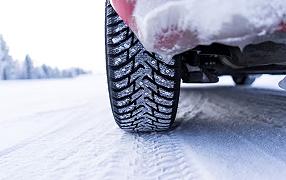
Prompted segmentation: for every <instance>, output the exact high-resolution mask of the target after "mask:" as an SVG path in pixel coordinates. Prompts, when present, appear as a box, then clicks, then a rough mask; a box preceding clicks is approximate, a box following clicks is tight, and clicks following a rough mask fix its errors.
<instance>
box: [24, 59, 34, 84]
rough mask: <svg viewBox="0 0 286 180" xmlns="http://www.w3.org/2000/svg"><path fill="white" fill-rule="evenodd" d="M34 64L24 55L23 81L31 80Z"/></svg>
mask: <svg viewBox="0 0 286 180" xmlns="http://www.w3.org/2000/svg"><path fill="white" fill-rule="evenodd" d="M33 71H34V64H33V61H32V59H31V57H30V56H29V55H26V58H25V61H24V79H33Z"/></svg>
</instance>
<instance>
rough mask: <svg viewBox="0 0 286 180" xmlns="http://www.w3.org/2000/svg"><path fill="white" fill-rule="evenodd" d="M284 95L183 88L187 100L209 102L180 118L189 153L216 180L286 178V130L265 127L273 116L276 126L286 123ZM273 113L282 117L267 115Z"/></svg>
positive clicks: (245, 90) (243, 90)
mask: <svg viewBox="0 0 286 180" xmlns="http://www.w3.org/2000/svg"><path fill="white" fill-rule="evenodd" d="M273 94H274V95H278V96H277V97H276V98H278V99H277V101H276V100H275V98H274V99H273V98H271V97H273ZM283 94H284V93H283V92H280V93H276V92H272V91H267V90H266V91H261V90H256V89H240V88H238V89H234V88H229V87H226V88H186V89H183V90H182V96H185V97H187V96H189V97H188V98H184V100H183V101H191V100H192V99H196V97H197V96H199V95H203V97H204V99H205V100H204V103H203V104H201V106H200V108H199V109H198V110H197V112H196V113H194V112H191V111H187V112H183V113H182V114H184V116H183V117H182V119H183V123H182V124H181V126H180V127H179V129H177V130H178V131H179V133H180V134H181V138H183V139H185V142H186V145H188V146H189V148H190V151H189V153H188V154H192V153H193V152H195V155H194V156H195V158H196V159H197V163H198V166H204V167H205V168H206V169H208V171H209V172H210V174H211V176H212V177H213V178H214V179H281V180H282V179H284V177H286V163H285V158H286V152H285V149H286V133H285V129H283V128H282V129H281V128H274V127H273V126H269V123H265V122H264V119H267V118H270V117H272V118H273V122H275V123H277V122H280V123H281V122H282V123H283V122H284V123H285V111H284V107H285V106H282V107H280V105H283V101H282V100H281V98H282V99H284V95H283ZM273 102H274V103H273ZM181 103H184V102H181ZM278 105H279V106H278ZM284 105H285V102H284ZM189 106H190V109H191V108H192V107H193V105H191V104H190V105H189ZM265 108H268V109H265ZM271 109H274V110H275V111H276V112H279V114H276V115H275V114H271V113H269V114H265V113H263V111H265V110H266V111H268V112H271V111H270V110H271ZM179 114H180V113H179ZM188 114H189V115H188ZM261 114H263V115H261ZM283 117H284V118H283ZM280 127H281V126H280Z"/></svg>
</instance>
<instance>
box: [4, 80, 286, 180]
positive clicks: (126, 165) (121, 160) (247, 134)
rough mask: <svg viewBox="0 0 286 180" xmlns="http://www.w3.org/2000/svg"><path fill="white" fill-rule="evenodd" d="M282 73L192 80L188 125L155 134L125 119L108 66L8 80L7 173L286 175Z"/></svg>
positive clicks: (256, 179) (181, 114)
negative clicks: (250, 81) (241, 83)
mask: <svg viewBox="0 0 286 180" xmlns="http://www.w3.org/2000/svg"><path fill="white" fill-rule="evenodd" d="M281 79H282V77H281V76H268V75H265V76H263V77H262V78H260V79H259V80H258V81H257V82H256V83H255V84H254V88H234V87H233V83H232V82H231V80H230V78H229V77H223V78H222V82H221V83H220V84H217V85H184V86H183V87H182V91H181V100H180V105H179V110H178V116H177V120H176V122H177V123H178V127H177V128H175V129H174V130H173V131H170V132H164V133H151V134H129V133H126V132H124V131H121V130H120V129H119V128H118V127H117V126H116V124H115V122H114V120H113V118H112V114H111V110H110V105H109V99H108V92H107V85H106V77H105V75H94V76H82V77H79V78H76V79H65V80H63V79H62V80H41V81H40V80H34V81H9V82H2V81H0V99H1V101H0V179H1V180H2V179H3V180H6V179H7V180H10V179H29V180H34V179H35V180H38V179H41V180H45V179H47V180H50V179H67V180H73V179H75V180H76V179H91V180H94V179H206V180H211V179H214V180H233V179H234V180H236V179H237V180H241V179H252V180H269V179H273V180H284V179H285V177H286V151H285V149H286V119H285V117H286V116H285V115H286V114H285V105H286V104H285V102H286V94H285V92H284V91H281V90H278V89H279V87H278V86H277V82H278V81H279V80H281ZM262 88H268V89H262ZM269 88H271V89H269Z"/></svg>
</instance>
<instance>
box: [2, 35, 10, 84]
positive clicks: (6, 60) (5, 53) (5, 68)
mask: <svg viewBox="0 0 286 180" xmlns="http://www.w3.org/2000/svg"><path fill="white" fill-rule="evenodd" d="M11 64H12V57H11V56H10V55H9V48H8V46H7V44H6V42H5V41H4V39H3V37H2V35H0V79H2V80H7V79H8V77H9V74H8V73H9V72H10V69H9V68H11V67H10V66H11Z"/></svg>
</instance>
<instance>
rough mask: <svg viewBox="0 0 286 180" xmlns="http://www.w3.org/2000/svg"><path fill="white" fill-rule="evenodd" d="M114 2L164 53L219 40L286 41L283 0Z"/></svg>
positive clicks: (233, 42)
mask: <svg viewBox="0 0 286 180" xmlns="http://www.w3.org/2000/svg"><path fill="white" fill-rule="evenodd" d="M190 2H192V3H190ZM206 2H208V3H206ZM112 4H113V7H114V8H115V10H116V11H117V12H118V14H119V15H120V16H121V17H122V18H123V20H124V21H125V22H126V23H127V24H128V25H129V26H130V28H131V29H132V30H133V31H134V32H135V33H136V34H137V36H138V38H139V39H140V41H141V42H142V44H143V45H144V47H145V48H146V49H147V50H149V51H152V52H156V53H159V54H161V55H168V56H173V55H175V54H179V53H181V52H184V51H186V50H189V49H192V48H194V47H196V46H197V45H208V44H211V43H214V42H216V43H222V44H226V45H232V46H239V47H241V48H243V47H245V46H246V45H248V44H253V43H261V42H264V41H274V42H279V43H286V40H285V39H284V37H285V36H284V35H281V33H282V34H283V33H286V18H285V17H286V3H285V2H284V0H276V1H273V2H269V1H268V2H263V1H259V0H256V1H252V2H247V1H240V2H233V1H229V0H212V1H204V2H203V1H191V0H179V1H178V0H177V1H174V0H152V1H146V0H112ZM284 4H285V5H284ZM278 32H279V33H278ZM281 37H283V38H282V39H281Z"/></svg>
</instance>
